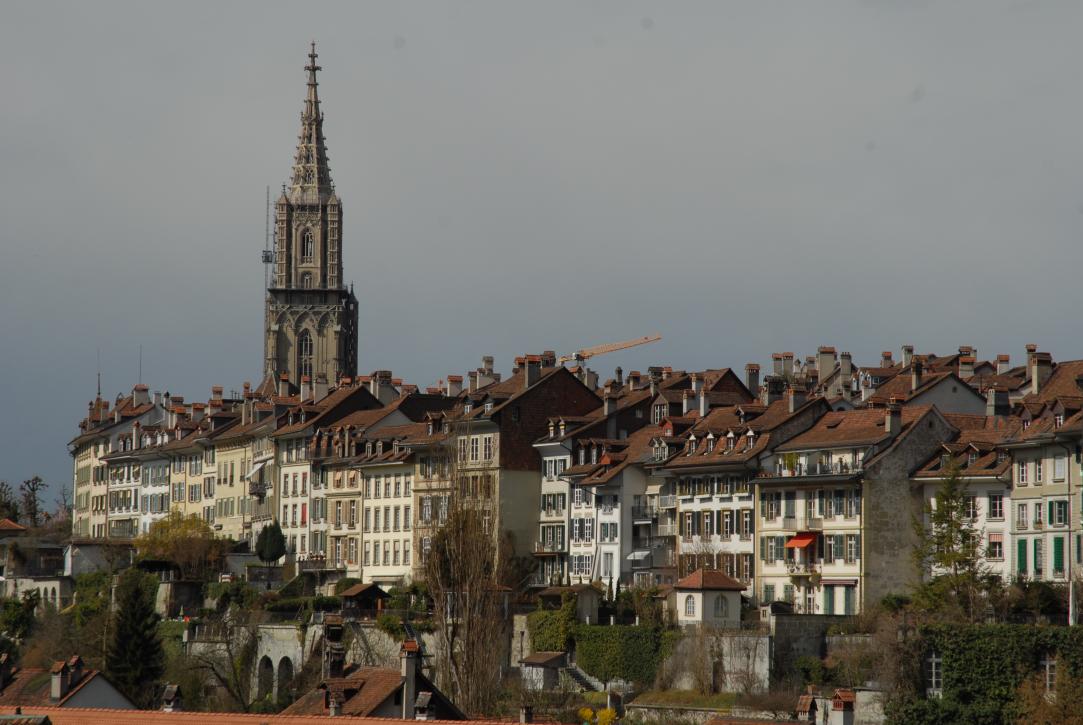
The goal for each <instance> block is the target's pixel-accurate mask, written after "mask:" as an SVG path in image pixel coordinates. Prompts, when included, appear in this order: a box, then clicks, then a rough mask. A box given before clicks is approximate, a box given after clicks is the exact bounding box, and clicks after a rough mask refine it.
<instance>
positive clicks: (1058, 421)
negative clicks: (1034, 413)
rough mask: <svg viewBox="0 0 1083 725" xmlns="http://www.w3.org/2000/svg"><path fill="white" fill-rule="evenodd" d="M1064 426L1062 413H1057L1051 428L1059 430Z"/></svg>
mask: <svg viewBox="0 0 1083 725" xmlns="http://www.w3.org/2000/svg"><path fill="white" fill-rule="evenodd" d="M1062 425H1064V413H1057V414H1056V415H1054V416H1053V427H1054V428H1060V427H1061V426H1062Z"/></svg>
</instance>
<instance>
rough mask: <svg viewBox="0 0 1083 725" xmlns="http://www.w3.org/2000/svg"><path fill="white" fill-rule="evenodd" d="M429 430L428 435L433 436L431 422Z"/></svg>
mask: <svg viewBox="0 0 1083 725" xmlns="http://www.w3.org/2000/svg"><path fill="white" fill-rule="evenodd" d="M427 430H428V435H432V421H431V420H430V421H429V426H428V429H427Z"/></svg>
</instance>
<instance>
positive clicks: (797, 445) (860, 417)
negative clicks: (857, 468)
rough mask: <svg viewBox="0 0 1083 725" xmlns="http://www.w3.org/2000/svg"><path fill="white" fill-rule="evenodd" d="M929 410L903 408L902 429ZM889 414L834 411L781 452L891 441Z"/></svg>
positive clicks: (877, 411) (883, 412)
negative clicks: (888, 422) (887, 428)
mask: <svg viewBox="0 0 1083 725" xmlns="http://www.w3.org/2000/svg"><path fill="white" fill-rule="evenodd" d="M928 411H929V406H925V405H921V406H909V407H905V408H903V409H902V411H901V412H902V427H903V428H904V429H905V428H906V427H907V426H909V425H910V423H912V422H913V421H915V420H917V419H918V418H920V417H921V416H922V415H924V414H925V413H926V412H928ZM885 415H886V412H885V411H884V410H882V409H870V410H834V411H831V412H829V413H826V414H825V415H824V416H823V417H822V418H820V419H819V420H818V421H816V425H814V426H812V428H810V429H808V430H807V431H805V432H804V433H802V434H800V435H798V436H795V437H794V438H791V439H790V440H789V441H787V442H786V443H783V444H782V445H780V446H779V447H778V448H777V450H779V451H799V450H805V449H810V448H823V447H840V446H871V445H874V444H876V443H880V442H881V441H884V440H887V439H888V438H889V436H888V434H887V433H886V432H885V430H884V418H885Z"/></svg>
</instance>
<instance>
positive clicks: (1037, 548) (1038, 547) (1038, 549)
mask: <svg viewBox="0 0 1083 725" xmlns="http://www.w3.org/2000/svg"><path fill="white" fill-rule="evenodd" d="M1042 543H1043V542H1042V540H1041V539H1035V540H1034V576H1041V575H1042V568H1043V565H1044V564H1045V561H1044V557H1043V556H1042Z"/></svg>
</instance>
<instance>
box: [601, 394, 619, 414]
mask: <svg viewBox="0 0 1083 725" xmlns="http://www.w3.org/2000/svg"><path fill="white" fill-rule="evenodd" d="M616 410H617V401H616V399H615V398H612V397H610V396H608V395H607V396H605V397H604V398H602V415H605V416H606V417H608V416H610V415H613V413H614V412H615V411H616Z"/></svg>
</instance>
